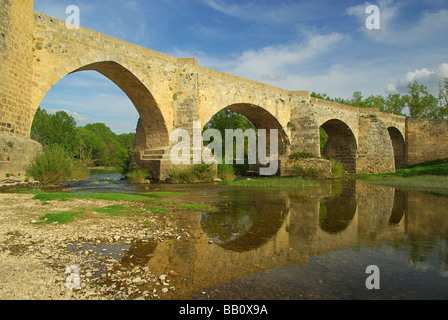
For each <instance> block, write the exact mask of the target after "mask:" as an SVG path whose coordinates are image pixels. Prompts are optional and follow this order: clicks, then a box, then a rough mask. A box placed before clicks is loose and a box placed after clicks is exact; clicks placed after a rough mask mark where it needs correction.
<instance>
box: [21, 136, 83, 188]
mask: <svg viewBox="0 0 448 320" xmlns="http://www.w3.org/2000/svg"><path fill="white" fill-rule="evenodd" d="M74 170H75V163H74V160H73V156H72V155H71V154H70V153H69V152H68V151H67V150H65V148H64V147H62V146H59V145H50V146H46V147H45V148H44V150H43V152H42V153H40V154H39V155H37V156H36V157H35V158H34V159H33V160H32V162H31V164H30V166H29V167H28V168H27V170H26V173H27V176H29V177H32V178H33V179H35V180H37V181H39V182H40V183H42V184H43V185H59V184H61V183H62V182H65V181H69V180H70V179H72V177H73V172H74Z"/></svg>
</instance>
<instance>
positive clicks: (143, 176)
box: [126, 168, 150, 184]
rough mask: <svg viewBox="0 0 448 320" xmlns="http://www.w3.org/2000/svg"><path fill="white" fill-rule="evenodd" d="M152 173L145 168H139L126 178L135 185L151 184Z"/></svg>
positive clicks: (129, 173)
mask: <svg viewBox="0 0 448 320" xmlns="http://www.w3.org/2000/svg"><path fill="white" fill-rule="evenodd" d="M149 176H150V172H149V171H148V170H146V169H143V168H137V169H135V170H133V171H131V172H128V173H127V174H126V178H127V179H128V180H129V181H131V182H133V183H141V184H144V183H149Z"/></svg>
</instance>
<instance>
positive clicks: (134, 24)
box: [34, 0, 448, 133]
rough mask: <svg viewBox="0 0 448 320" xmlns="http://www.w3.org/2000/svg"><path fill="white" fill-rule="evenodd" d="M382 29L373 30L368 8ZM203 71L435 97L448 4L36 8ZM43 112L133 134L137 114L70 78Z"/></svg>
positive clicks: (157, 3) (99, 86)
mask: <svg viewBox="0 0 448 320" xmlns="http://www.w3.org/2000/svg"><path fill="white" fill-rule="evenodd" d="M370 4H373V5H377V6H378V7H379V9H380V29H379V30H368V29H367V28H366V27H365V21H366V19H367V17H368V16H369V14H366V13H365V10H366V8H367V6H368V5H370ZM69 5H77V6H78V7H79V8H80V14H81V16H80V17H81V22H80V24H81V26H82V27H86V28H89V29H93V30H95V31H98V32H101V33H105V34H107V35H110V36H113V37H116V38H119V39H122V40H125V41H128V42H132V43H135V44H138V45H141V46H143V47H147V48H149V49H152V50H156V51H159V52H163V53H166V54H170V55H173V56H177V57H197V58H198V63H199V64H200V65H202V66H205V67H209V68H212V69H215V70H219V71H223V72H227V73H230V74H234V75H237V76H241V77H244V78H248V79H252V80H255V81H259V82H263V83H267V84H270V85H273V86H276V87H280V88H284V89H288V90H308V91H315V92H320V93H327V94H328V95H329V96H331V97H344V98H348V97H350V96H351V95H352V93H353V92H354V91H357V90H360V91H361V92H362V93H363V95H364V96H369V95H371V94H375V95H376V94H381V95H387V94H388V93H395V92H400V93H405V92H406V86H407V83H408V82H409V81H413V80H418V81H419V82H421V83H424V84H425V85H427V86H428V88H429V89H430V90H432V91H433V92H434V93H436V90H437V86H438V83H439V81H440V80H441V79H443V78H444V77H448V1H446V0H423V1H421V0H420V1H414V0H406V1H398V0H381V1H371V2H364V1H332V0H317V1H300V0H275V1H273V0H250V1H245V0H239V1H236V0H133V1H132V0H130V1H129V0H97V1H95V0H91V1H87V0H83V1H78V0H68V1H66V0H35V4H34V6H35V10H36V11H39V12H42V13H45V14H48V15H51V16H53V17H56V18H59V19H62V20H65V19H66V18H67V17H68V16H69V15H68V14H66V13H65V11H66V7H67V6H69ZM41 106H42V107H44V108H45V109H47V110H48V111H50V112H54V111H56V110H66V111H68V112H70V113H71V114H72V115H73V116H74V117H75V119H76V120H77V122H78V124H79V125H85V124H86V123H93V122H103V123H106V124H107V125H108V126H109V127H111V128H112V129H113V130H114V131H115V132H117V133H123V132H132V131H134V130H135V126H136V123H137V120H138V114H137V112H136V110H135V108H134V107H133V105H132V103H131V102H130V101H129V99H128V98H127V97H126V96H125V95H124V93H123V92H121V90H120V89H118V88H117V87H116V86H115V85H114V84H113V83H112V82H110V81H109V80H108V79H106V78H104V77H103V76H102V75H100V74H97V73H95V72H80V73H76V74H73V75H69V76H67V77H66V78H64V79H62V80H61V81H60V82H59V83H57V84H56V85H55V86H54V87H53V88H52V90H50V92H49V93H48V94H47V96H46V97H45V98H44V100H43V101H42V103H41ZM105 114H107V116H105Z"/></svg>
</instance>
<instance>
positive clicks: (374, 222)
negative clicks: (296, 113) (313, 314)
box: [65, 172, 448, 300]
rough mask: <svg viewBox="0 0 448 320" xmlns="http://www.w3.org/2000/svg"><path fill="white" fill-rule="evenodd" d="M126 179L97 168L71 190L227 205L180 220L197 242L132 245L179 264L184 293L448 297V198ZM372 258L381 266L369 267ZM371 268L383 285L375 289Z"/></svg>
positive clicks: (350, 184) (155, 263)
mask: <svg viewBox="0 0 448 320" xmlns="http://www.w3.org/2000/svg"><path fill="white" fill-rule="evenodd" d="M104 178H107V179H109V181H110V183H106V184H104V183H103V181H104ZM121 178H122V176H120V175H118V174H115V173H111V172H95V173H93V174H92V175H91V180H93V181H99V183H98V184H94V183H92V182H91V181H90V182H77V183H74V184H71V185H69V186H68V187H67V188H65V190H67V191H70V192H128V193H134V192H135V193H138V192H141V191H142V188H145V189H146V191H148V190H149V191H154V190H157V191H170V192H181V193H183V194H185V196H184V198H183V199H182V200H181V201H185V200H186V199H187V200H188V201H191V202H194V201H197V200H198V199H201V200H202V201H204V200H206V202H208V203H211V204H212V205H213V206H214V207H215V208H216V209H217V210H213V211H210V212H200V211H199V212H197V211H193V212H192V213H191V214H190V215H188V216H187V217H185V218H184V219H182V220H181V221H177V223H178V224H179V227H180V228H185V230H188V233H189V240H188V241H173V242H171V241H170V242H162V243H158V244H154V243H148V244H142V243H140V244H135V245H132V246H129V247H128V248H127V250H128V252H132V253H133V255H131V256H133V257H139V260H138V261H134V263H136V264H139V265H141V266H148V267H150V268H151V269H152V270H154V271H156V272H159V273H162V272H165V271H166V270H176V273H178V274H179V275H180V277H178V279H177V280H176V281H177V282H178V285H177V286H176V288H179V290H176V294H175V296H174V298H177V299H219V300H222V299H232V300H233V299H248V300H254V299H256V300H259V299H264V300H270V299H272V300H297V299H347V300H349V299H447V298H448V246H447V239H448V214H447V213H448V212H447V208H448V198H444V197H438V196H435V195H432V194H428V193H421V192H415V191H404V190H399V189H395V188H390V187H384V186H379V185H375V184H371V183H368V182H364V181H358V180H346V181H327V182H323V183H322V187H320V188H315V189H308V190H269V189H260V188H246V187H245V188H241V187H230V186H223V185H219V184H205V185H204V184H197V185H196V184H195V185H191V184H190V185H172V184H165V183H154V184H151V185H150V186H146V187H143V186H139V185H132V184H129V183H128V182H127V181H123V180H120V179H121ZM120 250H121V251H123V250H122V248H120ZM139 252H142V253H144V255H139V254H138V253H139ZM142 257H144V258H142ZM122 259H129V254H123V257H122ZM134 259H136V258H134ZM369 266H376V267H377V269H376V270H377V272H375V273H374V274H373V273H372V274H371V273H370V272H367V268H368V267H369ZM371 275H374V276H375V278H373V279H374V282H375V284H376V285H377V288H376V289H375V288H373V289H368V288H367V285H366V283H367V282H369V281H370V280H369V279H372V278H370V276H371Z"/></svg>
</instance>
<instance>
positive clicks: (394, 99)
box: [311, 78, 448, 119]
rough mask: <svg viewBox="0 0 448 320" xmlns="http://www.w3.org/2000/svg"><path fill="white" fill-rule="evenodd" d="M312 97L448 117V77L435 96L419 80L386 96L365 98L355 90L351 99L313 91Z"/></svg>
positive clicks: (416, 115)
mask: <svg viewBox="0 0 448 320" xmlns="http://www.w3.org/2000/svg"><path fill="white" fill-rule="evenodd" d="M311 96H312V97H315V98H318V99H323V100H329V101H333V102H338V103H343V104H347V105H352V106H355V107H358V108H378V109H379V110H380V111H382V112H387V113H393V114H398V115H404V116H407V117H409V118H412V119H422V118H424V119H447V118H448V78H445V79H444V81H443V83H440V85H439V94H438V96H437V97H436V96H434V95H433V94H431V93H430V92H429V91H428V88H427V87H426V86H425V85H423V84H420V83H418V81H414V82H410V83H408V93H407V94H399V93H396V94H392V93H390V94H389V95H387V96H386V97H383V96H381V95H371V96H370V97H367V98H364V97H363V95H362V93H361V92H360V91H355V92H354V93H353V96H352V97H351V98H350V99H343V98H330V97H329V96H328V95H327V94H325V93H324V94H322V93H315V92H313V93H311Z"/></svg>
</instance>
